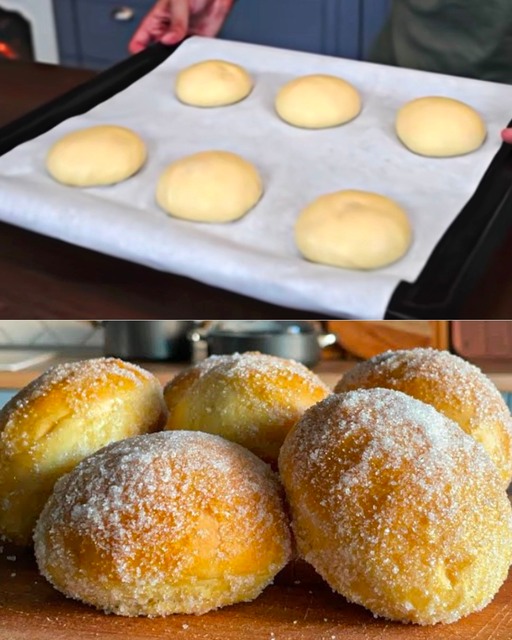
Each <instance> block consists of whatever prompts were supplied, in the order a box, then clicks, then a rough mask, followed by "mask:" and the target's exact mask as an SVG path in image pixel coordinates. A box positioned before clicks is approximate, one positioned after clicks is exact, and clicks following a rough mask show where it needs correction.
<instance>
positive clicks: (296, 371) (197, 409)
mask: <svg viewBox="0 0 512 640" xmlns="http://www.w3.org/2000/svg"><path fill="white" fill-rule="evenodd" d="M330 392H331V391H330V389H329V388H328V387H327V386H326V385H325V384H324V383H323V382H322V381H321V380H320V379H319V378H318V376H316V375H315V374H314V373H313V372H312V371H310V370H309V369H307V368H306V367H305V366H303V365H301V364H299V363H297V362H294V361H292V360H285V359H284V358H278V357H275V356H270V355H265V354H261V353H258V352H246V353H243V354H239V353H235V354H233V355H229V356H210V358H207V359H206V360H204V361H203V362H201V363H199V364H198V365H195V366H194V367H191V368H189V369H188V370H186V371H184V372H183V373H181V374H180V375H178V376H177V377H176V378H174V379H173V380H171V381H170V382H169V383H168V384H167V385H166V387H165V390H164V396H165V400H166V403H167V407H168V409H169V419H168V421H167V427H166V428H167V429H170V430H176V429H190V430H200V431H207V432H209V433H214V434H217V435H221V436H223V437H225V438H227V439H228V440H232V441H234V442H237V443H238V444H241V445H243V446H245V447H247V448H248V449H249V450H251V451H252V452H253V453H255V454H256V455H258V456H260V457H261V458H263V459H264V460H265V461H267V462H270V463H275V462H276V461H277V456H278V453H279V448H280V447H281V444H282V442H283V440H284V438H285V436H286V434H287V433H288V431H289V430H290V429H291V427H292V426H293V425H294V424H295V422H297V420H298V419H299V418H300V416H301V415H302V414H303V412H304V411H305V410H306V409H307V408H308V407H310V406H311V405H312V404H315V402H318V401H319V400H322V399H323V398H325V397H326V396H327V395H329V393H330Z"/></svg>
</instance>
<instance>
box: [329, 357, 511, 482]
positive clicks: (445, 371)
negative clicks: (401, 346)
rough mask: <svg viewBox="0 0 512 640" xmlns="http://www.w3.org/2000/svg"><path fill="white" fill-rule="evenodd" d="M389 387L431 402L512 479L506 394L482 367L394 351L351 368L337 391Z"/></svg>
mask: <svg viewBox="0 0 512 640" xmlns="http://www.w3.org/2000/svg"><path fill="white" fill-rule="evenodd" d="M373 387H384V388H388V389H396V390H397V391H403V392H404V393H407V394H409V395H411V396H413V397H414V398H417V399H418V400H422V401H423V402H426V403H428V404H431V405H432V406H433V407H435V408H436V409H437V410H438V411H441V413H443V414H444V415H445V416H447V417H448V418H450V419H452V420H454V421H455V422H457V424H459V425H460V427H462V429H464V431H465V432H466V433H468V434H469V435H471V436H472V437H473V438H475V440H477V442H479V443H480V444H481V445H482V446H483V447H484V449H485V450H486V451H487V453H488V454H489V456H490V457H491V459H492V460H493V462H494V463H495V464H496V466H497V467H498V469H499V471H500V474H501V477H502V479H503V483H504V484H505V485H508V484H509V483H510V480H511V479H512V418H511V416H510V412H509V410H508V407H507V405H506V403H505V401H504V400H503V398H502V396H501V394H500V392H499V391H498V389H497V388H496V387H495V386H494V384H493V383H492V382H491V380H490V379H489V378H488V377H487V376H486V375H484V374H483V373H482V372H481V371H480V369H478V368H477V367H475V366H474V365H472V364H470V363H469V362H466V361H465V360H463V359H462V358H459V357H458V356H455V355H453V354H451V353H449V352H448V351H440V350H435V349H409V350H400V351H388V352H386V353H382V354H379V355H377V356H375V357H373V358H371V359H370V360H367V361H366V362H363V363H360V364H358V365H356V366H355V367H353V368H352V369H351V370H350V371H348V372H347V373H346V374H345V375H344V376H343V378H342V379H341V380H340V381H339V382H338V384H337V385H336V387H335V391H336V392H341V391H349V390H352V389H358V388H373Z"/></svg>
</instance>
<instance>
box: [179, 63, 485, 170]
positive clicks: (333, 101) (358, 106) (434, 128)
mask: <svg viewBox="0 0 512 640" xmlns="http://www.w3.org/2000/svg"><path fill="white" fill-rule="evenodd" d="M252 88H253V81H252V78H251V76H250V75H249V74H248V73H247V71H246V70H245V69H243V68H242V67H241V66H239V65H237V64H234V63H232V62H227V61H225V60H205V61H203V62H198V63H196V64H193V65H191V66H189V67H187V68H186V69H183V70H182V71H180V72H179V73H178V75H177V78H176V84H175V93H176V97H177V98H178V99H179V100H180V101H181V102H183V103H184V104H188V105H191V106H196V107H220V106H226V105H230V104H234V103H237V102H240V101H241V100H243V99H244V98H246V97H247V96H248V95H249V94H250V93H251V91H252ZM275 109H276V112H277V114H278V115H279V116H280V118H281V119H282V120H284V121H285V122H287V123H288V124H291V125H293V126H295V127H301V128H306V129H323V128H328V127H336V126H339V125H342V124H345V123H347V122H350V121H352V120H354V119H355V118H357V116H358V115H359V114H360V113H361V110H362V100H361V95H360V94H359V92H358V91H357V89H356V88H355V87H354V86H353V85H352V84H350V83H349V82H347V81H346V80H343V79H342V78H339V77H336V76H332V75H325V74H315V75H308V76H302V77H299V78H295V79H294V80H291V81H290V82H288V83H287V84H285V85H284V86H283V87H282V88H281V89H280V90H279V92H278V94H277V96H276V99H275ZM395 130H396V134H397V136H398V138H399V139H400V141H401V142H402V143H403V144H404V145H405V146H406V147H407V148H408V149H409V150H410V151H413V152H414V153H417V154H419V155H424V156H429V157H450V156H457V155H463V154H466V153H470V152H472V151H475V150H476V149H478V148H479V147H481V146H482V144H483V142H484V140H485V138H486V135H487V131H486V126H485V123H484V121H483V119H482V118H481V116H480V115H479V114H478V113H477V112H476V111H475V110H474V109H473V108H472V107H470V106H469V105H467V104H465V103H463V102H460V101H459V100H454V99H452V98H446V97H440V96H429V97H424V98H418V99H416V100H412V101H411V102H408V103H407V104H405V105H404V106H403V107H402V108H401V109H400V110H399V111H398V114H397V116H396V121H395Z"/></svg>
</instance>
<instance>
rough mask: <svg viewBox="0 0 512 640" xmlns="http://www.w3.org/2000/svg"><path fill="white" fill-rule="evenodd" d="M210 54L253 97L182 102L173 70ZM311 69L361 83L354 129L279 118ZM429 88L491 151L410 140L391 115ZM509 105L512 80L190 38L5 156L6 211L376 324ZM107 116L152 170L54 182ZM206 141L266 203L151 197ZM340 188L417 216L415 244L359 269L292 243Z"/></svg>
mask: <svg viewBox="0 0 512 640" xmlns="http://www.w3.org/2000/svg"><path fill="white" fill-rule="evenodd" d="M209 58H222V59H226V60H231V61H233V62H237V63H239V64H241V65H243V66H244V67H246V68H247V69H248V71H249V72H250V73H251V74H252V75H253V77H254V80H255V88H254V90H253V92H252V94H251V95H250V97H249V98H248V99H246V100H244V101H243V102H241V103H239V104H237V105H233V106H230V107H224V108H219V109H197V108H192V107H187V106H185V105H182V104H180V103H179V102H178V101H177V100H176V98H175V97H174V95H173V84H174V79H175V76H176V73H177V72H178V71H179V70H180V69H182V68H183V67H185V66H187V65H189V64H191V63H193V62H197V61H200V60H203V59H209ZM309 73H329V74H335V75H339V76H342V77H344V78H345V79H347V80H349V81H350V82H352V83H353V84H354V85H355V86H356V87H357V88H358V89H359V90H360V91H361V93H362V96H363V100H364V108H363V112H362V114H361V115H360V116H359V117H358V118H357V119H356V120H355V121H353V122H352V123H349V124H347V125H345V126H342V127H338V128H334V129H327V130H321V131H307V130H301V129H296V128H293V127H290V126H289V125H287V124H285V123H283V122H282V121H280V120H279V118H278V117H277V116H276V115H275V113H274V110H273V100H274V96H275V94H276V92H277V90H278V89H279V87H280V86H281V85H282V84H283V83H285V82H287V81H288V80H290V79H291V78H293V77H295V76H297V75H302V74H309ZM424 95H445V96H450V97H454V98H457V99H459V100H463V101H466V102H468V103H469V104H471V105H472V106H474V107H475V108H476V109H477V110H478V111H480V112H481V113H482V115H483V116H484V117H485V120H486V122H487V125H488V130H489V136H488V139H487V141H486V143H485V144H484V146H483V147H482V148H481V149H480V150H479V151H477V152H476V153H473V154H470V155H468V156H464V157H460V158H454V159H426V158H421V157H419V156H415V155H413V154H411V153H410V152H408V151H407V150H406V149H405V148H404V147H402V146H401V145H400V143H399V142H398V141H397V139H396V138H395V135H394V132H393V122H394V117H395V113H396V110H397V109H398V108H399V107H400V106H401V105H402V104H403V103H404V102H405V101H407V100H411V99H413V98H416V97H420V96H424ZM511 111H512V87H510V86H507V85H501V84H494V83H487V82H479V81H473V80H466V79H460V78H452V77H449V76H441V75H436V74H429V73H422V72H416V71H410V70H405V69H396V68H389V67H384V66H380V65H373V64H368V63H361V62H357V61H352V60H344V59H338V58H330V57H325V56H318V55H313V54H305V53H297V52H291V51H286V50H279V49H273V48H268V47H260V46H255V45H247V44H241V43H234V42H227V41H222V40H214V39H205V38H192V39H190V40H188V41H187V42H185V43H184V44H183V45H182V46H181V47H180V48H179V49H178V50H177V52H176V53H175V54H173V55H172V56H171V57H170V58H169V59H168V60H167V61H166V62H164V63H163V64H162V65H160V66H159V67H158V68H157V69H155V70H154V71H153V72H151V73H150V74H148V75H147V76H145V77H144V78H142V79H141V80H139V81H138V82H136V83H135V84H134V85H132V86H131V87H129V88H128V89H126V90H125V91H123V92H121V93H119V94H118V95H116V96H115V97H114V98H112V99H110V100H108V101H106V102H104V103H102V104H100V105H98V106H97V107H95V108H94V109H92V110H91V111H89V112H88V113H87V114H84V115H81V116H79V117H76V118H71V119H69V120H67V121H65V122H63V123H61V124H60V125H59V126H57V127H55V128H54V129H52V130H51V131H49V132H48V133H46V134H44V135H42V136H40V137H38V138H37V139H34V140H32V141H30V142H28V143H25V144H23V145H20V146H19V147H17V148H16V149H13V150H12V151H11V152H9V153H7V154H5V155H4V156H3V157H1V158H0V218H1V219H2V220H4V221H7V222H11V223H13V224H16V225H19V226H22V227H26V228H29V229H32V230H34V231H37V232H40V233H43V234H46V235H49V236H53V237H57V238H60V239H63V240H66V241H68V242H71V243H74V244H77V245H81V246H84V247H89V248H91V249H95V250H97V251H101V252H104V253H108V254H111V255H114V256H118V257H121V258H125V259H128V260H132V261H134V262H138V263H142V264H145V265H148V266H151V267H154V268H157V269H160V270H163V271H169V272H173V273H178V274H182V275H186V276H189V277H192V278H195V279H197V280H200V281H202V282H206V283H209V284H212V285H215V286H219V287H223V288H226V289H230V290H233V291H237V292H239V293H243V294H246V295H249V296H253V297H256V298H260V299H262V300H266V301H268V302H273V303H276V304H280V305H285V306H290V307H293V308H297V309H308V310H312V311H317V312H318V313H319V315H322V316H323V317H331V316H347V317H358V318H381V317H383V315H384V313H385V310H386V307H387V304H388V302H389V299H390V297H391V295H392V293H393V290H394V288H395V287H396V285H397V284H398V283H399V281H400V280H407V281H414V280H415V278H416V277H417V276H418V274H419V272H420V271H421V268H422V267H423V265H424V264H425V262H426V260H427V259H428V257H429V255H430V253H431V252H432V250H433V248H434V246H435V245H436V243H437V242H438V240H439V239H440V237H441V236H442V234H443V233H444V231H445V230H446V228H447V227H448V226H449V224H450V223H451V222H452V220H453V219H454V218H455V217H456V216H457V214H458V213H459V212H460V210H461V209H462V208H463V206H464V204H465V203H466V202H467V200H468V199H469V198H470V196H471V195H472V193H473V191H474V190H475V188H476V186H477V185H478V182H479V180H480V178H481V177H482V175H483V173H484V172H485V170H486V168H487V166H488V165H489V163H490V162H491V160H492V158H493V156H494V154H495V153H496V151H497V150H498V148H499V145H500V138H499V132H500V129H501V128H502V127H503V126H505V125H506V124H507V122H508V120H509V119H510V115H511ZM96 124H119V125H123V126H127V127H131V128H132V129H134V130H135V131H137V132H138V133H139V134H140V135H141V136H142V137H143V138H144V140H145V141H146V143H147V145H148V150H149V158H148V162H147V164H146V165H145V167H144V168H143V169H142V171H140V172H139V174H137V175H136V176H134V177H133V178H131V179H130V180H128V181H126V182H124V183H121V184H119V185H115V186H111V187H103V188H92V189H75V188H70V187H65V186H62V185H59V184H56V183H55V182H54V181H53V180H52V179H51V178H50V177H49V176H48V175H47V174H46V172H45V169H44V162H45V156H46V153H47V150H48V148H49V147H50V145H51V144H52V143H53V142H54V141H56V140H57V139H58V138H59V137H61V136H62V135H63V134H66V133H68V132H70V131H73V130H75V129H77V128H82V127H87V126H91V125H96ZM205 149H225V150H230V151H233V152H235V153H239V154H241V155H242V156H244V157H245V158H247V159H248V160H250V161H252V162H253V163H254V164H255V165H256V166H257V167H258V169H259V170H260V172H261V174H262V176H263V179H264V182H265V196H264V198H263V199H262V200H261V201H260V203H259V204H258V205H257V206H256V207H255V208H254V209H253V210H252V211H251V212H250V213H248V214H247V215H246V216H245V217H244V218H242V219H241V220H239V221H236V222H234V223H230V224H223V225H220V224H216V225H209V224H200V223H190V222H185V221H179V220H175V219H172V218H169V217H168V216H167V215H166V214H164V213H163V212H162V211H160V209H159V208H158V206H157V205H156V204H155V200H154V192H155V185H156V183H157V180H158V177H159V175H160V173H161V172H162V170H163V169H164V168H165V167H166V166H167V164H169V163H170V162H172V161H174V160H176V159H178V158H180V157H182V156H183V155H187V154H190V153H194V152H197V151H201V150H205ZM340 189H366V190H370V191H375V192H378V193H381V194H384V195H387V196H389V197H391V198H394V199H396V200H397V201H398V202H399V203H401V205H402V206H403V207H404V208H405V209H406V210H407V211H408V213H409V215H410V218H411V221H412V225H413V229H414V243H413V246H412V248H411V250H410V251H409V253H408V254H407V255H406V256H405V257H404V258H403V259H402V260H400V261H399V262H397V263H396V264H394V265H391V266H389V267H387V268H384V269H380V270H378V271H372V272H358V271H350V270H344V269H335V268H332V267H326V266H322V265H316V264H312V263H309V262H307V261H305V260H303V259H302V258H301V257H300V255H299V253H298V251H297V249H296V248H295V245H294V240H293V225H294V221H295V219H296V217H297V215H298V214H299V212H300V210H301V209H302V208H303V207H304V206H305V205H306V204H308V203H309V202H310V201H311V200H313V199H314V198H316V197H317V196H319V195H321V194H323V193H329V192H332V191H337V190H340ZM169 293H170V292H162V295H167V294H169ZM205 313H206V315H207V314H208V310H207V309H205Z"/></svg>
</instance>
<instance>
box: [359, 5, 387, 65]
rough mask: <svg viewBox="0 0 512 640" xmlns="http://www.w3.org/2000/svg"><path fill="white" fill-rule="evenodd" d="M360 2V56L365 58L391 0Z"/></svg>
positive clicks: (383, 20) (385, 17) (383, 21)
mask: <svg viewBox="0 0 512 640" xmlns="http://www.w3.org/2000/svg"><path fill="white" fill-rule="evenodd" d="M359 2H360V3H361V7H360V14H361V27H362V28H361V57H362V58H366V57H367V56H368V54H369V52H370V50H371V48H372V46H373V43H374V42H375V38H376V37H377V35H378V33H379V31H380V30H381V29H382V27H383V26H384V23H385V22H386V19H387V17H388V15H389V12H390V10H391V2H392V0H359Z"/></svg>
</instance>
